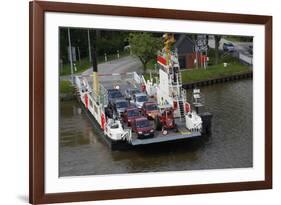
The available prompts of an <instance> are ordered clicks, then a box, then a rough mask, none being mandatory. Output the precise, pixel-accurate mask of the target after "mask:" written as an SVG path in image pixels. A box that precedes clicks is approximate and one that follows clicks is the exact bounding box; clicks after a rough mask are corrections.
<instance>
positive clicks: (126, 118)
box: [122, 107, 141, 127]
mask: <svg viewBox="0 0 281 205" xmlns="http://www.w3.org/2000/svg"><path fill="white" fill-rule="evenodd" d="M138 117H141V114H140V111H139V109H138V108H136V107H131V108H127V109H126V110H125V112H124V113H123V115H122V119H123V122H124V123H126V124H128V126H129V127H130V126H131V123H132V122H133V121H134V120H135V119H136V118H138Z"/></svg>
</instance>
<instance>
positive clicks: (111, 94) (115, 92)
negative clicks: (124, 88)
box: [107, 89, 124, 103]
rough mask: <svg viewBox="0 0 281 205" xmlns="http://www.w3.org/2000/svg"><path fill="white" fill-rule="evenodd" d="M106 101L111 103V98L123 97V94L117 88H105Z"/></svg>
mask: <svg viewBox="0 0 281 205" xmlns="http://www.w3.org/2000/svg"><path fill="white" fill-rule="evenodd" d="M107 96H108V102H109V103H111V102H112V101H113V100H115V99H118V98H123V97H124V96H123V95H122V93H121V92H120V90H118V89H108V90H107Z"/></svg>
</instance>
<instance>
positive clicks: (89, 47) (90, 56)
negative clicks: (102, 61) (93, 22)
mask: <svg viewBox="0 0 281 205" xmlns="http://www.w3.org/2000/svg"><path fill="white" fill-rule="evenodd" d="M88 49H89V59H90V62H92V54H91V40H90V29H88Z"/></svg>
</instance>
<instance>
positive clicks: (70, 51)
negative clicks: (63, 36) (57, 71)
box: [68, 28, 73, 83]
mask: <svg viewBox="0 0 281 205" xmlns="http://www.w3.org/2000/svg"><path fill="white" fill-rule="evenodd" d="M68 50H69V61H70V71H71V82H72V83H73V60H72V47H71V40H70V29H69V28H68Z"/></svg>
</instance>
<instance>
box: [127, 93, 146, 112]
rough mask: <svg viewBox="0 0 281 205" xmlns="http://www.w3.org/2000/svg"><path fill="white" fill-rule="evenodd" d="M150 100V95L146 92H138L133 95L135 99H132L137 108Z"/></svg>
mask: <svg viewBox="0 0 281 205" xmlns="http://www.w3.org/2000/svg"><path fill="white" fill-rule="evenodd" d="M147 101H148V97H147V95H146V94H145V93H136V94H134V95H133V99H132V100H131V101H130V102H131V103H133V104H135V105H136V107H137V108H139V109H141V108H142V105H143V103H144V102H147Z"/></svg>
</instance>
